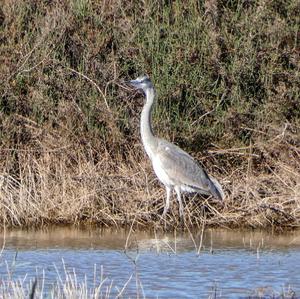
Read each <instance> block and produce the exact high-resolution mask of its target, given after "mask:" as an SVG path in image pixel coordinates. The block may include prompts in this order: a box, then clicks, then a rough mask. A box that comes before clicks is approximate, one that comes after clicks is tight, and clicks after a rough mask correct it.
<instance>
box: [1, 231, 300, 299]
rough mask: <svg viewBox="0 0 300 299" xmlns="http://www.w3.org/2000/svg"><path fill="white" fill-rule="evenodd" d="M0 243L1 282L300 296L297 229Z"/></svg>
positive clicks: (41, 237) (38, 234)
mask: <svg viewBox="0 0 300 299" xmlns="http://www.w3.org/2000/svg"><path fill="white" fill-rule="evenodd" d="M201 240H202V241H201ZM1 242H2V244H4V250H3V252H2V254H1V259H0V277H1V279H19V278H21V279H25V281H28V280H30V279H32V278H35V277H38V279H40V278H42V277H44V280H45V288H47V287H50V286H51V285H52V284H53V283H54V282H55V281H57V279H58V273H59V275H61V277H62V279H64V277H63V276H64V272H65V269H66V270H67V271H70V272H73V271H75V272H76V277H77V281H78V283H80V282H81V281H87V283H88V285H89V287H93V286H94V282H95V283H96V285H97V284H98V285H99V283H100V282H101V281H103V279H105V281H104V283H103V287H106V288H110V293H111V295H112V296H111V297H112V298H113V297H114V296H115V295H117V294H118V292H119V291H120V290H121V289H122V288H123V286H124V285H125V284H126V283H127V282H128V283H127V285H126V288H125V291H124V293H123V295H124V298H128V297H129V296H132V297H136V296H137V294H138V295H139V296H140V297H146V298H208V297H209V296H211V297H212V298H213V296H214V295H216V296H217V298H246V297H247V296H255V295H261V294H265V295H266V294H268V295H270V294H271V295H275V296H278V295H279V294H282V293H283V292H285V293H288V292H290V294H291V290H293V292H295V293H296V295H298V296H300V232H299V231H298V232H289V233H284V234H283V233H282V234H274V233H270V232H269V233H268V232H251V231H231V230H206V231H205V232H204V234H203V235H202V237H201V232H194V233H193V234H191V233H187V234H178V233H177V235H176V234H174V233H173V234H154V233H152V234H149V233H146V232H131V233H130V234H129V233H128V232H125V231H114V230H104V231H103V230H92V231H87V230H80V229H74V228H52V229H48V230H43V231H7V232H5V233H4V232H1ZM201 245H202V246H201ZM125 248H126V250H125ZM73 269H74V270H73ZM0 288H1V285H0ZM293 298H295V297H293ZM299 298H300V297H299Z"/></svg>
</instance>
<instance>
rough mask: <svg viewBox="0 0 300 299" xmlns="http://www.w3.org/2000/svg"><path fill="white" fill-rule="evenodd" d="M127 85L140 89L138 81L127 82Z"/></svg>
mask: <svg viewBox="0 0 300 299" xmlns="http://www.w3.org/2000/svg"><path fill="white" fill-rule="evenodd" d="M126 83H127V84H128V85H130V86H133V87H135V88H139V82H138V81H137V80H130V81H126Z"/></svg>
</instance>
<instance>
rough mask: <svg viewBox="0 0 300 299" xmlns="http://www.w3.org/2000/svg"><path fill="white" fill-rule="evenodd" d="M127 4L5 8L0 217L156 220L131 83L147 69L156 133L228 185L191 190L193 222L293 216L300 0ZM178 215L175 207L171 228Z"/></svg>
mask: <svg viewBox="0 0 300 299" xmlns="http://www.w3.org/2000/svg"><path fill="white" fill-rule="evenodd" d="M121 2H122V1H119V2H117V1H112V2H111V1H110V2H109V4H108V3H106V2H105V1H103V2H101V1H100V2H99V3H98V2H97V3H92V2H91V1H88V0H73V1H70V2H67V1H63V2H60V1H57V2H56V1H53V2H51V3H48V2H45V1H31V0H26V1H10V0H5V1H4V3H3V6H2V7H1V8H0V28H1V31H0V40H1V46H0V81H1V84H0V94H1V98H0V107H1V110H0V152H1V158H0V173H1V181H0V187H1V188H0V218H1V223H2V225H9V226H37V225H41V224H50V223H64V224H66V223H76V224H88V223H93V224H97V225H105V226H111V225H113V226H126V225H131V224H132V223H133V222H134V223H135V224H138V225H139V226H141V227H149V226H156V225H160V224H161V222H160V221H159V220H160V214H161V212H162V207H163V200H164V198H165V194H164V189H163V188H161V186H160V185H159V183H158V182H157V180H156V178H155V176H154V175H153V172H152V169H151V165H150V163H149V161H148V160H147V159H146V157H145V155H144V153H143V149H142V147H141V144H140V139H139V128H138V122H139V113H140V110H141V105H142V99H141V95H139V94H134V95H132V92H128V90H126V87H125V86H123V85H122V81H123V79H124V78H126V79H127V78H132V77H135V76H136V75H138V74H140V73H142V72H147V73H149V74H150V75H151V78H152V79H153V80H154V81H155V86H156V87H157V91H158V96H159V101H158V102H159V103H158V107H157V109H156V111H155V116H154V123H155V128H156V132H157V134H158V135H160V136H162V137H165V138H166V139H168V140H171V141H173V142H175V143H177V144H178V145H180V146H181V147H182V148H184V149H185V150H187V151H188V152H190V153H191V154H193V155H194V156H195V157H197V158H198V159H199V160H200V161H201V162H202V163H203V164H204V165H205V167H206V168H208V170H209V171H210V173H212V174H214V176H216V177H218V179H220V181H221V182H222V184H223V185H224V189H225V191H226V194H227V198H226V200H225V202H224V205H222V204H220V203H218V202H215V201H213V200H210V199H209V200H207V199H203V198H201V197H200V196H195V197H192V196H191V197H189V198H186V200H185V212H186V219H185V222H186V224H187V226H195V225H196V226H202V225H203V223H205V225H215V226H234V227H236V226H250V227H268V226H282V227H283V226H288V227H295V226H298V225H299V221H300V137H299V131H300V129H299V126H300V105H299V90H300V89H299V87H300V86H299V85H300V84H299V82H300V81H299V32H298V31H299V30H298V29H299V28H298V26H297V24H299V15H300V13H299V10H300V7H299V4H298V3H297V1H288V3H285V2H281V1H260V2H259V3H256V2H251V1H230V3H229V2H228V3H227V2H224V1H205V3H203V5H202V4H199V5H196V4H195V3H194V2H193V1H188V2H186V3H185V4H180V3H173V4H171V3H169V2H168V3H164V4H163V3H162V2H161V1H158V2H156V1H150V2H149V3H143V4H142V3H135V2H134V1H132V2H128V3H126V4H124V3H123V4H122V3H121ZM297 28H298V29H297ZM178 218H179V217H178V212H177V204H174V205H173V206H172V209H171V213H170V215H169V217H168V219H167V226H168V227H170V228H171V227H176V226H177V225H179V223H178Z"/></svg>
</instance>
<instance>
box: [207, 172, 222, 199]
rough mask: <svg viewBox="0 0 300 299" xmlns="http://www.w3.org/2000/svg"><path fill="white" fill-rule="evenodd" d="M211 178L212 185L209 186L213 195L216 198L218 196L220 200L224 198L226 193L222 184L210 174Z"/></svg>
mask: <svg viewBox="0 0 300 299" xmlns="http://www.w3.org/2000/svg"><path fill="white" fill-rule="evenodd" d="M209 178H210V186H209V187H210V191H211V193H212V195H213V196H214V197H215V198H218V199H220V200H224V198H225V193H224V191H223V189H222V186H221V184H220V183H219V182H218V180H217V179H215V178H214V177H212V176H209Z"/></svg>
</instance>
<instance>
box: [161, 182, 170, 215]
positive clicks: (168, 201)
mask: <svg viewBox="0 0 300 299" xmlns="http://www.w3.org/2000/svg"><path fill="white" fill-rule="evenodd" d="M166 192H167V198H166V203H165V207H164V212H163V214H162V215H163V217H164V216H166V214H167V213H168V210H169V207H170V196H171V188H170V187H168V186H166Z"/></svg>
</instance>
